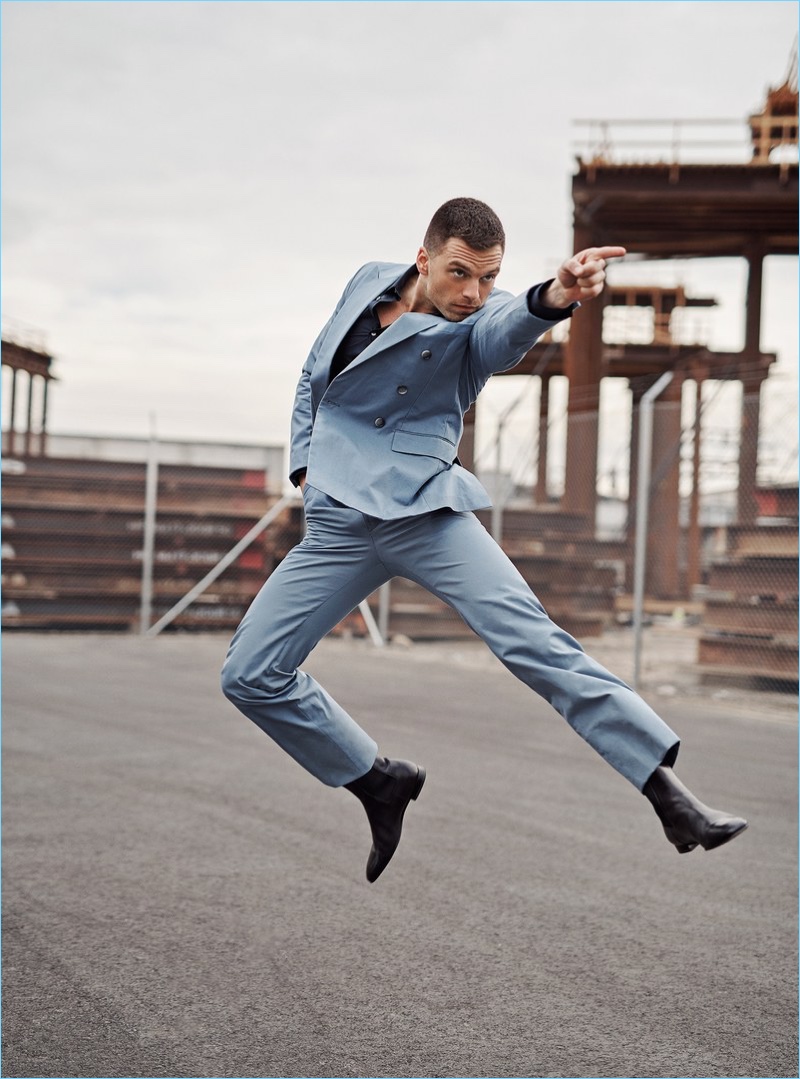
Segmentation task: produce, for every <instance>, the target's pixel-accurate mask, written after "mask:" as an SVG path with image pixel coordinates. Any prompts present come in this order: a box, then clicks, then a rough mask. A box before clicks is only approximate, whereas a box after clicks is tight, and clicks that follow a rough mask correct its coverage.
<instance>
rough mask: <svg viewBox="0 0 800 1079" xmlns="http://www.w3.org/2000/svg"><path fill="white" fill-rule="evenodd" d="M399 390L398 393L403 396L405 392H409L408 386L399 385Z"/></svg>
mask: <svg viewBox="0 0 800 1079" xmlns="http://www.w3.org/2000/svg"><path fill="white" fill-rule="evenodd" d="M397 392H398V393H399V394H400V396H401V397H402V396H403V394H405V393H408V386H398V387H397Z"/></svg>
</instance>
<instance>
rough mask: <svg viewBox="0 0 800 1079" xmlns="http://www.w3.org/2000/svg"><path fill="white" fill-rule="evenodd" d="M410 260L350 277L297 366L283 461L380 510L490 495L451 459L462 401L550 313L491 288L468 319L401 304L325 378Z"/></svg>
mask: <svg viewBox="0 0 800 1079" xmlns="http://www.w3.org/2000/svg"><path fill="white" fill-rule="evenodd" d="M408 269H409V267H408V266H407V265H398V264H397V263H386V262H370V263H367V265H366V266H362V268H361V269H360V270H359V271H358V272H357V273H356V274H355V276H354V277H353V278H352V279H351V280H350V282H349V283H348V285H347V288H346V289H345V290H344V293H343V294H342V297H341V299H340V300H339V303H338V304H337V306H336V309H335V310H334V312H333V315H332V316H331V317H330V319H329V320H328V322H327V323H326V325H325V326H324V327H323V329H322V332H321V333H320V335H319V337H318V338H317V340H316V341H315V342H314V345H313V347H312V349H311V352H310V353H309V356H308V359H307V360H306V362H305V364H304V366H303V371H302V374H301V376H300V381H299V383H298V387H297V393H296V396H295V403H294V412H293V414H292V437H291V448H290V455H289V459H290V464H289V468H290V472H291V473H295V472H296V471H298V470H300V469H303V468H305V469H306V479H307V482H308V483H309V484H310V485H311V486H312V487H316V488H317V489H318V490H320V491H324V492H325V493H326V494H328V495H330V496H331V497H332V498H335V499H337V501H339V502H343V503H344V504H345V505H347V506H350V507H352V508H353V509H357V510H360V511H361V512H362V513H367V514H370V515H371V516H373V517H379V518H381V519H383V520H392V519H394V518H397V517H407V516H411V515H414V514H419V513H428V512H430V511H431V510H437V509H443V508H445V507H450V508H451V509H454V510H474V509H481V508H485V507H487V506H489V505H490V504H491V503H490V499H489V496H488V494H487V492H486V491H485V490H484V488H483V487H482V486H481V484H480V483H479V482H478V480H477V479H476V478H475V476H473V475H472V473H470V472H468V471H467V469H465V468H462V466H461V465H460V464H458V463H456V461H455V457H456V450H457V447H458V443H459V440H460V439H461V435H462V433H463V430H464V413H465V412H466V411H467V410H468V409H469V407H470V405H472V403H473V402H474V400H475V398H476V397H477V396H478V394H479V393H480V391H481V389H482V388H483V386H484V385H485V384H486V382H487V381H488V379H489V378H490V377H491V375H492V374H494V373H495V372H496V371H505V370H508V369H509V368H511V367H513V366H514V365H515V364H517V363H519V361H520V360H521V359H522V357H523V356H524V355H525V353H526V352H527V351H528V349H529V348H530V347H531V346H532V345H533V344H534V343H535V341H536V340H537V339H538V338H539V337H541V335H542V334H543V333H545V332H546V331H547V330H549V329H551V327H552V326H554V325H555V324H556V323H555V322H554V321H548V320H546V319H543V318H538V317H537V316H535V315H532V314H531V313H530V311H529V309H528V302H527V293H523V294H522V295H521V296H512V295H511V294H510V293H507V292H500V291H497V290H494V291H492V292H491V293H490V295H489V298H488V300H487V302H486V304H485V305H484V306H483V307H482V308H481V309H480V310H479V311H476V312H475V314H473V315H470V316H469V317H468V318H466V319H464V321H463V322H448V321H447V319H445V318H442V317H441V316H440V315H423V314H417V313H412V312H406V313H405V314H403V315H401V316H400V317H399V318H398V319H397V320H396V321H395V322H393V323H392V324H391V325H390V326H389V327H387V329H385V330H384V331H383V333H381V334H380V335H379V336H378V337H377V338H376V339H375V340H374V341H373V342H371V344H369V345H368V346H367V348H365V349H364V351H363V352H362V353H361V354H360V355H359V356H358V357H357V359H355V360H354V361H353V363H351V364H350V365H349V366H348V367H346V368H345V369H344V370H343V371H342V372H341V373H340V374H339V375H338V376H337V377H336V378H335V379H334V380H333V382H330V385H329V380H330V369H331V362H332V361H333V357H334V354H335V352H336V349H337V348H338V346H339V344H340V343H341V341H342V339H343V338H344V336H345V334H346V333H347V331H348V330H349V329H350V327H351V326H352V325H353V323H354V322H355V320H356V319H357V318H358V317H359V315H361V313H362V312H363V311H364V309H365V308H366V306H367V305H368V304H369V303H370V302H371V301H372V300H374V299H375V298H376V297H378V296H380V295H381V293H383V292H385V291H386V289H387V288H389V286H390V285H392V284H395V283H396V282H397V281H399V279H400V278H401V277H402V275H403V274H404V273H405V272H406V271H407V270H408Z"/></svg>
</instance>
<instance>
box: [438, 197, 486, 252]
mask: <svg viewBox="0 0 800 1079" xmlns="http://www.w3.org/2000/svg"><path fill="white" fill-rule="evenodd" d="M451 237H455V238H456V239H458V240H463V241H464V243H465V244H469V246H470V247H473V248H474V249H475V250H476V251H487V250H488V249H489V248H490V247H494V246H495V244H500V246H501V247H502V248H503V250H504V251H505V248H506V234H505V231H504V229H503V226H502V224H501V222H500V218H499V217H498V216H497V214H496V213H495V212H494V210H493V209H492V208H491V207H490V206H487V205H486V203H485V202H481V201H480V200H479V199H467V198H459V199H450V200H449V201H448V202H445V203H444V204H443V205H442V206H440V207H439V209H438V210H437V211H436V213H435V214H434V215H433V217H432V218H431V223H430V225H428V229H427V232H426V233H425V239H424V240H423V241H422V244H423V247H425V248H426V249H427V251H428V252H429V254H432V255H433V254H436V252H437V251H439V250H441V248H442V247H444V245H445V244H446V243H447V241H448V240H449V239H450V238H451Z"/></svg>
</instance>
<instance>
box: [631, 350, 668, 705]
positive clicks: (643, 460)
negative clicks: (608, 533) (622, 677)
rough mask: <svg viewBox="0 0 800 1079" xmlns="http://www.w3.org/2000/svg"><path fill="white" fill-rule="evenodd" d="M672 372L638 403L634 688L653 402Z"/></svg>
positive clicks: (639, 642) (639, 645)
mask: <svg viewBox="0 0 800 1079" xmlns="http://www.w3.org/2000/svg"><path fill="white" fill-rule="evenodd" d="M672 376H673V372H672V371H665V372H664V374H663V375H662V376H661V378H659V379H658V381H657V382H655V383H654V384H653V385H652V386H651V387H650V389H649V390H647V392H646V393H645V394H644V395H643V396H642V399H641V401H640V403H639V456H638V466H637V467H638V477H637V483H636V541H635V548H634V557H633V688H634V689H635V690H637V691H638V689H639V674H640V667H641V658H642V621H643V617H642V616H643V611H644V576H645V564H646V562H647V514H648V510H649V500H650V460H651V456H652V450H653V405H654V403H655V399H656V398H657V397H658V395H659V394H660V393H661V392H662V390H664V389H666V387H667V386H668V385H669V384H670V382H671V381H672Z"/></svg>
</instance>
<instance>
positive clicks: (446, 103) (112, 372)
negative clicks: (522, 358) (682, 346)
mask: <svg viewBox="0 0 800 1079" xmlns="http://www.w3.org/2000/svg"><path fill="white" fill-rule="evenodd" d="M797 18H798V5H797V4H796V3H783V2H781V3H769V2H767V3H758V4H753V3H724V2H703V3H682V2H654V3H603V2H599V3H581V2H575V3H571V2H563V3H533V2H529V3H526V2H523V3H503V2H499V3H482V2H476V3H461V2H444V3H439V2H420V3H416V2H409V3H393V2H390V3H382V2H361V3H340V2H335V0H334V2H322V3H305V2H298V3H294V2H285V3H284V2H277V3H270V2H249V3H238V2H225V3H218V2H207V3H189V2H187V3H171V2H138V3H114V2H104V0H98V2H90V3H71V2H58V3H40V2H36V0H33V2H30V0H26V2H14V0H11V2H8V0H6V2H4V3H3V4H2V31H3V55H2V80H3V98H2V106H3V115H2V120H3V126H2V138H3V147H2V148H3V159H2V160H3V248H4V251H3V255H4V257H3V317H4V325H5V326H6V328H7V327H8V326H9V325H10V324H12V322H13V325H14V326H15V327H16V328H17V330H18V331H19V329H20V327H23V328H24V327H30V328H32V329H34V330H37V331H39V332H40V333H41V334H42V335H43V336H44V340H45V343H46V346H47V348H48V349H49V350H50V351H51V352H52V353H53V354H54V355H55V356H56V358H57V368H56V370H57V373H58V376H59V378H60V380H61V381H60V382H59V383H58V384H57V385H56V386H55V387H54V389H53V392H52V395H51V422H50V427H51V430H53V431H57V432H75V433H102V434H132V435H146V434H147V433H148V430H149V417H150V415H151V414H155V416H156V422H157V427H158V431H159V433H160V434H161V435H162V436H163V437H177V438H198V439H208V440H222V441H225V440H229V441H245V442H251V441H252V442H268V443H277V444H281V443H285V441H286V436H287V433H288V422H289V411H290V408H291V401H292V396H293V392H294V386H295V384H296V381H297V377H298V374H299V370H300V367H301V365H302V363H303V360H304V359H305V356H306V353H307V351H308V347H309V345H310V344H311V342H312V340H313V339H314V337H315V336H316V334H317V332H318V329H319V328H320V326H321V324H322V323H323V322H324V321H325V319H326V318H327V317H328V314H329V312H330V309H331V308H332V306H333V305H334V303H335V302H336V300H337V299H338V297H339V294H340V293H341V290H342V288H343V286H344V284H345V282H346V280H347V279H348V278H349V277H350V275H351V274H352V273H353V272H354V270H355V269H356V268H357V267H358V266H359V265H361V264H362V263H363V262H365V261H367V260H370V259H374V258H377V259H387V260H396V261H401V262H402V261H409V262H410V261H412V260H413V258H414V256H415V253H416V250H417V247H418V244H419V242H420V240H421V236H422V233H423V232H424V229H425V226H426V224H427V222H428V219H429V218H430V215H431V213H432V212H433V210H434V209H435V208H436V207H437V206H438V205H439V204H440V203H441V202H443V201H444V200H445V199H447V198H450V197H452V196H454V195H473V196H476V197H479V198H482V199H485V200H486V201H487V202H488V203H490V204H491V205H492V206H493V207H494V209H495V210H497V212H498V213H499V214H500V216H501V218H502V219H503V221H504V223H505V226H506V232H507V234H508V250H507V255H506V260H505V264H504V268H503V273H502V275H501V278H500V281H499V286H500V287H504V288H506V289H508V290H510V291H512V292H519V291H522V290H523V289H524V288H526V287H527V286H528V285H529V284H532V283H534V282H536V281H538V280H542V279H543V278H545V277H547V276H550V275H551V274H552V272H553V271H554V269H555V267H556V266H557V264H558V263H559V262H560V261H561V259H562V258H563V257H565V255H566V254H567V253H568V252H569V251H570V249H571V244H572V231H571V215H572V205H571V198H570V182H571V175H572V172H573V168H574V150H575V148H574V146H573V142H574V140H575V139H576V138H578V137H579V136H580V133H581V132H580V130H579V129H576V127H575V126H574V124H573V121H575V120H578V119H581V118H587V117H589V118H592V117H599V118H619V117H629V118H642V117H644V118H653V119H663V118H675V117H677V118H686V117H692V118H729V119H731V120H737V121H741V122H742V126H741V128H734V129H731V130H729V131H726V132H724V134H726V135H727V136H728V137H734V138H739V137H740V138H741V140H742V146H741V148H739V149H737V148H734V149H731V150H730V151H725V153H726V154H727V155H728V159H729V160H745V159H746V152H747V146H746V134H747V133H746V127H745V125H744V121H745V120H746V118H747V116H748V115H749V114H750V113H751V112H754V111H757V110H759V109H760V108H761V106H762V104H763V101H764V97H765V93H766V90H767V88H768V87H769V86H776V85H778V84H780V83H781V82H782V81H783V79H784V77H785V75H786V72H787V67H788V62H789V55H790V50H791V46H792V42H793V39H794V37H795V33H796V26H797ZM642 269H643V267H642V266H641V265H639V266H635V265H633V264H629V266H627V267H626V266H625V264H624V263H623V264H621V265H620V266H619V267H618V268H617V270H616V271H615V275H616V276H615V280H618V281H623V280H625V275H626V272H627V273H628V275H629V278H630V275H631V274H634V273H636V274H637V277H636V279H637V280H639V279H641V272H642ZM648 272H649V271H648ZM653 272H654V273H655V272H656V270H654V271H653ZM659 272H660V273H661V275H662V278H663V276H664V275H665V274H666V275H667V277H669V278H670V280H675V281H680V282H683V283H685V284H686V285H687V287H688V288H689V289H690V290H692V291H694V292H695V293H696V294H702V295H712V296H717V298H719V299H720V300H721V301H722V307H721V309H720V311H719V312H718V313H717V314H716V315H715V316H714V318H713V319H712V320H711V322H710V323H709V334H710V340H711V344H712V346H713V347H717V348H721V349H723V348H737V349H738V348H740V347H741V345H742V327H743V320H742V310H741V298H742V289H743V287H744V273H743V267H742V265H741V264H739V263H736V262H732V261H724V260H711V261H705V262H693V263H688V264H687V263H681V264H669V265H668V266H667V267H664V266H663V264H662V267H661V270H660V271H659ZM670 275H671V277H670ZM766 283H767V293H766V302H765V319H764V329H763V334H762V348H764V349H766V350H772V351H777V352H778V353H779V355H780V363H779V365H778V372H777V373H778V376H779V377H778V379H777V380H776V382H775V387H776V390H775V391H774V392H773V391H771V392H770V394H769V395H768V401H767V407H768V411H769V410H770V409H771V410H772V411H771V412H769V415H770V416H771V417H772V419H771V421H770V422H774V421H778V420H779V421H780V422H781V423H785V424H786V438H787V440H788V441H789V442H791V443H792V444H793V445H795V446H796V441H797V439H796V431H795V418H794V411H793V407H792V405H791V404H787V402H793V401H796V396H797V391H796V382H797V376H796V371H797V290H798V281H797V265H796V262H795V260H794V259H789V258H772V259H769V260H768V262H767V266H766Z"/></svg>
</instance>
